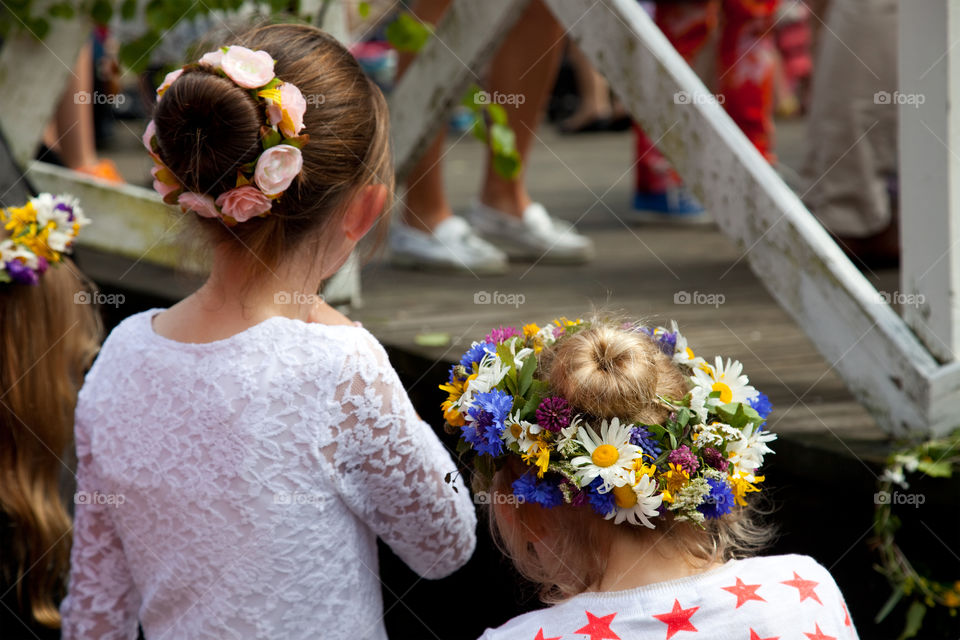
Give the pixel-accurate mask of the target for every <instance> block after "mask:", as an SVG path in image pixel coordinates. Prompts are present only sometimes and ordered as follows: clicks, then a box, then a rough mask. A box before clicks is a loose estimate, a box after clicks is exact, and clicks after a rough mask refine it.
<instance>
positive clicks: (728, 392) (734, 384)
mask: <svg viewBox="0 0 960 640" xmlns="http://www.w3.org/2000/svg"><path fill="white" fill-rule="evenodd" d="M715 362H716V364H715V365H714V366H712V367H711V366H710V365H704V366H703V367H700V368H698V369H694V370H693V375H692V376H691V377H690V380H691V381H692V382H693V384H694V385H695V386H696V387H700V388H701V389H705V390H706V392H707V394H710V393H712V392H714V391H719V392H720V397H719V398H707V399H706V401H705V402H706V405H707V406H708V407H713V406H718V405H723V404H727V403H729V402H747V401H748V400H750V399H751V398H753V397H755V396H756V395H757V393H758V391H757V390H756V389H754V388H753V387H751V386H750V380H749V378H747V376H745V375H743V365H742V364H740V362H739V361H737V360H731V359H729V358H728V359H727V363H726V365H724V363H723V358H721V357H720V356H717V358H716V361H715Z"/></svg>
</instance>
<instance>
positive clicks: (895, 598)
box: [873, 585, 903, 624]
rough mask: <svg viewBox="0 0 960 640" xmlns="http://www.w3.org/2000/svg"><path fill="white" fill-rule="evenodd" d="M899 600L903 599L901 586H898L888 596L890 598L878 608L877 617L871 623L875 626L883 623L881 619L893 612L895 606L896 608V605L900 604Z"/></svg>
mask: <svg viewBox="0 0 960 640" xmlns="http://www.w3.org/2000/svg"><path fill="white" fill-rule="evenodd" d="M901 598H903V585H900V586H898V587H897V588H896V589H895V590H894V592H893V593H891V594H890V597H889V598H887V601H886V603H885V604H884V605H883V607H881V608H880V612H879V613H877V616H876V617H875V618H874V619H873V622H874V623H875V624H880V623H881V622H883V619H884V618H886V617H887V616H888V615H890V612H891V611H893V608H894V607H895V606H897V603H898V602H900V599H901Z"/></svg>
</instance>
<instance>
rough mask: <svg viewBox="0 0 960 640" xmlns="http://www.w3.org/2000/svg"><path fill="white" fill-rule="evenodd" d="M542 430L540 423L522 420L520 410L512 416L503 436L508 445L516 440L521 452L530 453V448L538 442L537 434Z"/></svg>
mask: <svg viewBox="0 0 960 640" xmlns="http://www.w3.org/2000/svg"><path fill="white" fill-rule="evenodd" d="M542 431H543V429H542V428H541V427H540V425H537V424H533V423H532V422H527V421H526V420H521V419H520V412H519V411H516V412H514V414H513V415H511V416H510V419H509V421H508V422H507V428H506V429H504V430H503V434H502V435H501V437H502V438H503V440H504V442H506V443H507V444H508V445H510V444H513V443H514V442H516V443H517V447H518V448H519V449H520V453H530V449H531V448H532V447H533V446H534V445H535V444H537V435H538V434H539V433H541V432H542Z"/></svg>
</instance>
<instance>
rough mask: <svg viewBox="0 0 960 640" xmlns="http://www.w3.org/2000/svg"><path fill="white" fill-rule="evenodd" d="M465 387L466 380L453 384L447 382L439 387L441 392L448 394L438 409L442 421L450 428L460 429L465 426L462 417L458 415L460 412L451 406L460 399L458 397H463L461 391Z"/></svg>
mask: <svg viewBox="0 0 960 640" xmlns="http://www.w3.org/2000/svg"><path fill="white" fill-rule="evenodd" d="M468 379H469V378H468ZM466 386H467V380H454V381H453V382H447V383H444V384H441V385H440V389H441V390H443V391H446V392H447V393H449V394H450V395H449V396H448V397H447V399H446V400H444V401H443V403H442V404H441V405H440V408H441V409H443V419H444V420H446V421H447V423H449V424H450V425H451V426H454V427H462V426H463V425H465V424H466V420H464V418H463V416H462V415H461V414H460V411H459V410H458V409H457V408H456V407H454V406H453V405H454V404H456V402H457V401H458V400H459V399H460V396H462V395H463V391H464V389H465V388H466Z"/></svg>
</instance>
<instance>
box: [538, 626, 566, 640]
mask: <svg viewBox="0 0 960 640" xmlns="http://www.w3.org/2000/svg"><path fill="white" fill-rule="evenodd" d="M561 637H562V636H557V637H556V638H544V637H543V627H540V631H537V637H536V638H534V639H533V640H560V638H561Z"/></svg>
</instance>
